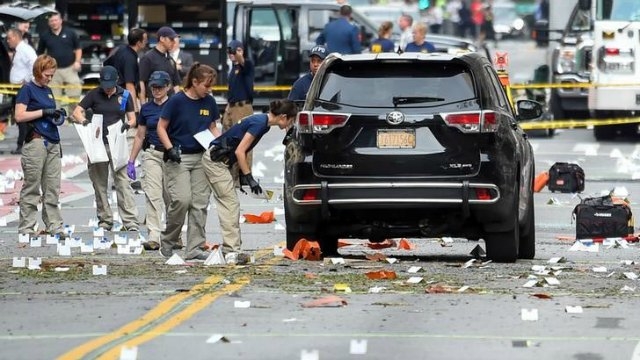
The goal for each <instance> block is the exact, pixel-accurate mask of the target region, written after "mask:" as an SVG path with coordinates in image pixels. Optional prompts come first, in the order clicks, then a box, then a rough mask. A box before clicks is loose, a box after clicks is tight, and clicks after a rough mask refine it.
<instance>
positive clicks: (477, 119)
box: [284, 53, 542, 262]
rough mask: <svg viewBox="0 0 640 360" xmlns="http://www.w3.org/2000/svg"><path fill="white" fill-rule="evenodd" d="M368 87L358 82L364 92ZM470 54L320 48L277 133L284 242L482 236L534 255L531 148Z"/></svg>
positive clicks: (491, 249) (525, 105)
mask: <svg viewBox="0 0 640 360" xmlns="http://www.w3.org/2000/svg"><path fill="white" fill-rule="evenodd" d="M363 89H367V91H363ZM516 108H517V110H518V114H519V115H518V116H516V114H515V113H514V112H513V109H512V107H511V106H510V104H509V100H508V99H507V96H506V94H505V92H504V89H503V88H502V86H501V84H500V81H499V79H498V77H497V74H496V72H495V70H494V68H493V66H492V64H491V62H490V61H489V60H488V59H487V58H486V57H485V56H483V55H481V54H478V53H465V54H460V55H451V54H420V53H404V54H401V55H399V54H396V53H382V54H362V55H339V54H330V55H329V56H328V57H327V58H326V59H325V60H324V62H323V64H322V66H321V67H320V69H319V71H318V73H317V74H316V75H315V76H314V78H313V82H312V84H311V88H310V90H309V93H308V95H307V99H306V101H305V103H304V105H303V106H302V108H301V111H300V113H299V115H298V117H297V120H296V122H295V125H294V127H293V130H292V133H291V134H290V136H289V137H288V138H287V139H286V140H285V142H286V150H285V182H284V209H285V220H286V225H287V226H286V237H287V247H288V248H289V249H293V247H294V246H295V245H296V243H297V242H298V240H299V239H300V238H303V237H304V238H306V239H313V240H317V241H318V242H319V243H320V246H321V250H322V252H323V254H325V255H329V254H334V253H336V252H337V243H338V239H340V238H365V239H369V240H370V241H372V242H380V241H383V240H385V239H387V238H393V237H417V238H432V237H442V236H451V237H464V238H467V239H469V240H479V239H484V241H485V243H486V253H487V256H488V258H490V259H492V260H495V261H504V262H513V261H515V260H516V259H518V258H524V259H531V258H533V257H534V255H535V226H534V199H533V193H532V188H533V186H532V181H533V178H534V174H535V172H534V157H533V151H532V148H531V145H530V144H529V142H528V140H527V138H526V135H525V133H524V131H523V130H522V129H521V127H520V126H519V125H518V121H519V120H524V119H531V118H535V117H539V116H540V115H541V114H542V106H541V105H540V104H539V103H538V102H535V101H532V100H520V101H518V102H517V105H516Z"/></svg>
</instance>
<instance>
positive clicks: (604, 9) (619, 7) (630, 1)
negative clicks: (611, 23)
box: [597, 0, 640, 21]
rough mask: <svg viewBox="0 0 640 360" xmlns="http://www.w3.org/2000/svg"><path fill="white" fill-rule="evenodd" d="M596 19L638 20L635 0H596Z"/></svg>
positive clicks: (637, 4) (638, 6) (638, 11)
mask: <svg viewBox="0 0 640 360" xmlns="http://www.w3.org/2000/svg"><path fill="white" fill-rule="evenodd" d="M597 18H598V20H615V21H640V2H639V1H637V0H598V13H597Z"/></svg>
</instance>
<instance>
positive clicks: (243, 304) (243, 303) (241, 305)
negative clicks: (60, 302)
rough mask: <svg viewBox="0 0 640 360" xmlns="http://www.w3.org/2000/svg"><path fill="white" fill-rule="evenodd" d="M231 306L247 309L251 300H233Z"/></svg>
mask: <svg viewBox="0 0 640 360" xmlns="http://www.w3.org/2000/svg"><path fill="white" fill-rule="evenodd" d="M233 307H234V308H236V309H248V308H250V307H251V301H248V300H247V301H240V300H235V301H234V302H233Z"/></svg>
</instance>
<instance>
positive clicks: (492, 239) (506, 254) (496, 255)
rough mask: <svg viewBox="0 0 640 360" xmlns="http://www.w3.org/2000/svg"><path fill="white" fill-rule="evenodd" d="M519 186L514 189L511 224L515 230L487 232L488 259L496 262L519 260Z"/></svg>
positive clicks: (485, 240)
mask: <svg viewBox="0 0 640 360" xmlns="http://www.w3.org/2000/svg"><path fill="white" fill-rule="evenodd" d="M519 196H520V195H519V186H518V185H516V186H515V189H514V200H513V205H512V208H513V211H510V212H509V214H511V215H510V216H511V223H512V224H513V228H512V229H511V230H508V231H501V232H487V233H486V234H485V236H484V242H485V245H486V247H487V258H488V259H489V260H492V261H495V262H505V263H507V262H515V261H516V260H517V259H518V246H519V245H520V224H519V223H518V218H519V216H518V198H519Z"/></svg>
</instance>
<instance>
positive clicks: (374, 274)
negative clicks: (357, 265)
mask: <svg viewBox="0 0 640 360" xmlns="http://www.w3.org/2000/svg"><path fill="white" fill-rule="evenodd" d="M365 275H366V276H367V277H368V278H369V279H371V280H393V279H395V278H396V277H397V276H396V273H395V271H390V270H380V271H371V272H368V273H366V274H365Z"/></svg>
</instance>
